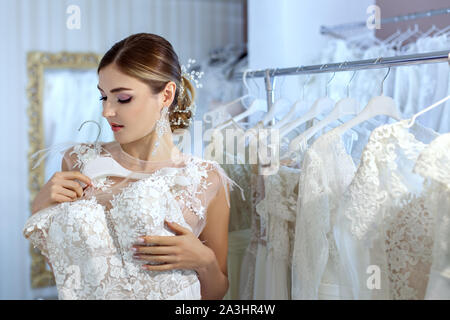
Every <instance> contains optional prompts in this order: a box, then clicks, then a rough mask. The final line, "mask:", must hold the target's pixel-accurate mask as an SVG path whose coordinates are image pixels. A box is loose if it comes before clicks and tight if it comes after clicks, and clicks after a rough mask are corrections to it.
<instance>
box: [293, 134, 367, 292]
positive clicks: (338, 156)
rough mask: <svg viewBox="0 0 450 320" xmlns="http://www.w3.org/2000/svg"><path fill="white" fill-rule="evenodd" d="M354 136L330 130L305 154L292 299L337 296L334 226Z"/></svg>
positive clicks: (347, 178)
mask: <svg viewBox="0 0 450 320" xmlns="http://www.w3.org/2000/svg"><path fill="white" fill-rule="evenodd" d="M354 138H355V137H354V135H353V132H352V131H348V132H346V133H345V134H344V136H343V137H341V136H340V135H337V134H335V133H334V132H333V131H331V132H327V133H325V134H324V135H322V136H320V137H318V138H317V140H315V141H314V143H313V144H312V145H311V146H310V147H309V148H307V150H306V152H305V154H304V158H303V161H302V166H301V174H300V177H299V192H298V199H297V212H296V222H295V240H294V248H293V257H292V259H293V260H292V299H339V290H338V280H337V279H338V278H337V271H336V265H337V260H338V257H337V251H336V248H335V247H336V245H335V240H334V237H333V235H332V231H331V230H332V226H333V225H334V220H335V211H336V207H337V205H338V199H339V196H340V194H341V193H342V192H343V190H345V188H346V187H347V186H348V184H350V182H351V179H352V178H353V176H354V173H355V165H354V163H353V160H352V157H351V156H350V155H349V154H348V151H347V150H351V147H352V145H353V139H354ZM360 141H363V139H360ZM346 145H347V147H346Z"/></svg>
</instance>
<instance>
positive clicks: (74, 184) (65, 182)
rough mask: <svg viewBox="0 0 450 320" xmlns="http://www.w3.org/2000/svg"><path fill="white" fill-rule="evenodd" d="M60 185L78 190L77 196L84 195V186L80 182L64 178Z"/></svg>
mask: <svg viewBox="0 0 450 320" xmlns="http://www.w3.org/2000/svg"><path fill="white" fill-rule="evenodd" d="M60 185H61V186H62V187H64V188H65V189H66V190H69V191H71V190H73V191H71V192H74V191H75V192H76V194H75V197H77V196H78V197H82V196H83V188H82V187H81V185H80V184H79V183H78V182H75V181H72V180H63V181H61V183H60Z"/></svg>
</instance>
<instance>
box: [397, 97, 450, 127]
mask: <svg viewBox="0 0 450 320" xmlns="http://www.w3.org/2000/svg"><path fill="white" fill-rule="evenodd" d="M448 99H450V96H446V97H445V98H443V99H441V100H439V101H438V102H436V103H434V104H432V105H431V106H429V107H426V108H425V109H423V110H422V111H420V112H418V113H416V114H415V115H414V116H413V117H412V118H411V121H410V123H408V124H407V125H406V127H407V128H411V127H412V126H413V125H414V122H415V121H416V119H417V117H419V116H421V115H422V114H424V113H426V112H428V111H430V110H431V109H434V108H436V107H437V106H439V105H440V104H442V103H444V102H445V101H447V100H448Z"/></svg>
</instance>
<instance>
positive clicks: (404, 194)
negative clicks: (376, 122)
mask: <svg viewBox="0 0 450 320" xmlns="http://www.w3.org/2000/svg"><path fill="white" fill-rule="evenodd" d="M405 124H406V121H401V122H397V123H394V124H390V125H383V126H381V127H379V128H377V129H375V130H374V131H373V132H372V134H371V135H370V138H369V142H368V144H367V145H366V147H365V149H364V152H363V155H362V159H361V164H360V166H359V167H358V170H357V172H356V175H355V177H354V178H353V180H352V182H351V183H350V185H349V187H348V188H347V190H346V191H345V192H344V194H343V196H342V198H341V199H340V201H339V207H338V209H337V215H336V216H337V223H336V224H335V226H334V237H335V239H336V244H337V248H338V253H339V259H340V263H339V268H338V269H339V279H340V287H339V289H340V291H341V292H342V293H341V294H342V295H346V296H351V297H352V298H354V299H388V300H391V299H423V298H424V295H425V289H426V286H427V281H428V274H429V272H430V265H431V257H432V255H431V250H432V246H433V235H432V231H433V226H434V217H433V215H432V214H431V212H430V210H429V208H428V207H427V204H426V202H425V198H424V194H423V190H422V181H423V178H421V177H420V176H419V175H417V174H414V173H413V171H412V170H413V166H414V164H415V163H416V160H417V157H418V156H419V154H420V152H422V151H423V150H424V148H425V147H426V143H429V142H430V141H431V140H432V139H434V138H435V137H436V136H437V134H436V133H435V132H433V131H431V130H426V129H425V128H423V127H421V126H419V125H418V124H417V123H416V124H415V125H414V126H413V127H412V128H411V129H409V130H408V129H407V128H405V126H404V125H405ZM412 132H414V135H413V134H412Z"/></svg>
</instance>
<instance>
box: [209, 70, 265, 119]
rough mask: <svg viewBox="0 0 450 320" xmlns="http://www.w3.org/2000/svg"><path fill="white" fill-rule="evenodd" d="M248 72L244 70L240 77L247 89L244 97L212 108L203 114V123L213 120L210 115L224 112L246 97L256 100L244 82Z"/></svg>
mask: <svg viewBox="0 0 450 320" xmlns="http://www.w3.org/2000/svg"><path fill="white" fill-rule="evenodd" d="M249 71H250V69H247V70H245V71H244V73H243V75H242V81H243V82H244V86H245V88H246V89H247V93H246V94H245V95H243V96H242V97H239V98H237V99H235V100H233V101H231V102H228V103H226V104H224V105H220V106H218V107H216V108H214V109H213V110H210V111H208V112H205V113H204V115H203V121H205V122H207V123H210V122H211V121H208V120H207V118H208V117H209V118H210V119H212V118H213V116H212V115H213V114H214V113H217V112H223V111H226V110H227V109H228V107H230V106H233V105H235V104H236V103H238V102H241V101H242V100H243V99H245V98H248V97H250V98H252V97H253V98H255V99H256V97H255V96H254V95H253V94H251V93H250V88H249V86H248V84H247V81H246V77H247V73H248V72H249ZM242 104H244V103H243V101H242Z"/></svg>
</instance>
